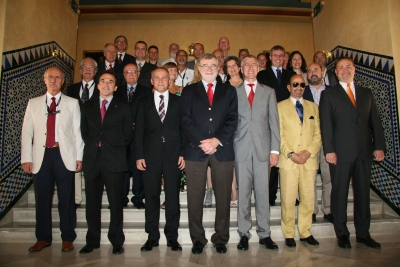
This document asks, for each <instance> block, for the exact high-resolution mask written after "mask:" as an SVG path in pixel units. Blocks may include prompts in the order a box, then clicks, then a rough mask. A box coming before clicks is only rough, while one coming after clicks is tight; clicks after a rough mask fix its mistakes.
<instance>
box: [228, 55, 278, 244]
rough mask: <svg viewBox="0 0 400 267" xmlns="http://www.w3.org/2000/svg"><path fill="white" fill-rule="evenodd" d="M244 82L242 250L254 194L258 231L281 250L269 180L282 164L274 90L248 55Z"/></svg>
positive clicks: (238, 159)
mask: <svg viewBox="0 0 400 267" xmlns="http://www.w3.org/2000/svg"><path fill="white" fill-rule="evenodd" d="M241 69H242V73H243V76H244V82H243V83H242V84H240V85H239V86H237V87H236V90H237V95H238V104H239V108H238V111H239V124H238V127H237V130H236V132H235V134H234V141H233V148H234V150H235V169H236V177H237V181H238V187H239V202H238V228H239V229H238V233H239V236H240V242H239V244H238V245H237V249H238V250H248V249H249V239H250V238H251V234H250V232H249V231H250V229H251V226H252V222H251V193H252V189H253V188H254V195H255V199H256V218H257V229H256V231H257V234H258V236H259V238H260V240H259V243H260V244H262V245H265V247H266V248H267V249H272V250H275V249H278V246H277V245H276V244H275V242H274V241H272V239H271V230H270V225H269V220H270V212H269V209H270V207H269V195H268V192H269V190H268V183H269V182H268V181H269V171H270V168H271V167H273V166H275V165H276V164H277V163H278V158H279V148H280V136H279V118H278V110H277V104H276V96H275V91H274V89H272V88H270V87H268V86H265V85H262V84H260V83H258V82H257V73H258V69H259V66H258V61H257V58H256V57H254V56H246V57H245V58H243V60H242V62H241Z"/></svg>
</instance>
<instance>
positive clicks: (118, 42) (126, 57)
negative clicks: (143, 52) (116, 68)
mask: <svg viewBox="0 0 400 267" xmlns="http://www.w3.org/2000/svg"><path fill="white" fill-rule="evenodd" d="M114 44H115V46H116V47H117V51H118V52H117V60H116V61H115V62H116V64H118V65H120V66H121V68H120V69H121V70H122V69H123V68H124V67H125V66H126V64H128V63H136V59H135V57H134V56H132V55H130V54H128V53H126V50H127V49H128V39H126V37H125V36H124V35H118V36H117V37H115V40H114Z"/></svg>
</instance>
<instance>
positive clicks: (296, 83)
mask: <svg viewBox="0 0 400 267" xmlns="http://www.w3.org/2000/svg"><path fill="white" fill-rule="evenodd" d="M299 85H300V87H301V88H306V84H305V83H298V82H295V83H292V86H293V87H297V86H299Z"/></svg>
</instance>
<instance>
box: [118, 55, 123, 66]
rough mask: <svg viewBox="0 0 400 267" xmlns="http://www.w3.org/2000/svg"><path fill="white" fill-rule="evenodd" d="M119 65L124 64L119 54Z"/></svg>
mask: <svg viewBox="0 0 400 267" xmlns="http://www.w3.org/2000/svg"><path fill="white" fill-rule="evenodd" d="M118 63H119V64H122V54H119V59H118Z"/></svg>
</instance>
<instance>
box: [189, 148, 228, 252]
mask: <svg viewBox="0 0 400 267" xmlns="http://www.w3.org/2000/svg"><path fill="white" fill-rule="evenodd" d="M208 166H210V168H211V181H212V185H213V190H214V195H215V206H216V213H215V224H214V228H215V233H214V234H213V235H212V236H211V242H212V243H213V244H216V243H222V244H227V243H228V241H229V222H230V200H231V188H232V180H233V161H218V160H217V159H216V157H215V155H210V156H209V157H208V158H207V159H206V160H205V161H189V160H187V161H185V170H186V183H187V197H188V213H189V214H188V215H189V231H190V238H191V239H192V242H193V243H195V242H197V241H199V242H201V243H203V244H204V245H205V244H207V242H208V240H207V239H206V235H205V231H204V227H203V199H204V195H205V188H206V180H207V168H208Z"/></svg>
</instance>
